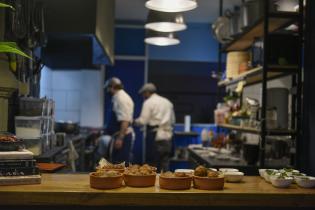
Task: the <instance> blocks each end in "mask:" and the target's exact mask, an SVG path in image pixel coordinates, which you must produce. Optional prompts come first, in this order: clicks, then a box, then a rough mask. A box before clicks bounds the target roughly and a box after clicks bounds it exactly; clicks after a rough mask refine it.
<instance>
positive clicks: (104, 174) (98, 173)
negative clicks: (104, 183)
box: [93, 169, 122, 177]
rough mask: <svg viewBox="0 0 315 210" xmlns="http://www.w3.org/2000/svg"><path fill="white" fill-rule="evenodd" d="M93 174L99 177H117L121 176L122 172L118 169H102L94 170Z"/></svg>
mask: <svg viewBox="0 0 315 210" xmlns="http://www.w3.org/2000/svg"><path fill="white" fill-rule="evenodd" d="M93 175H94V176H97V177H117V176H121V175H122V174H121V173H119V172H118V171H105V170H102V169H100V170H97V171H96V172H94V173H93Z"/></svg>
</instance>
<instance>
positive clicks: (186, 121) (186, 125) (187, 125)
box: [185, 115, 191, 132]
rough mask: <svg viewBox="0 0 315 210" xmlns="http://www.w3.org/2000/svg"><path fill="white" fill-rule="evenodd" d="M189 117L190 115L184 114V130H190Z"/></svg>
mask: <svg viewBox="0 0 315 210" xmlns="http://www.w3.org/2000/svg"><path fill="white" fill-rule="evenodd" d="M190 125H191V117H190V115H185V132H190Z"/></svg>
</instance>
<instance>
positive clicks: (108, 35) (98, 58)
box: [41, 0, 115, 69]
mask: <svg viewBox="0 0 315 210" xmlns="http://www.w3.org/2000/svg"><path fill="white" fill-rule="evenodd" d="M43 2H44V5H45V8H46V17H45V18H46V19H45V24H46V33H47V35H48V36H47V37H48V43H47V46H46V47H45V48H43V49H42V52H41V55H42V60H43V62H44V64H46V65H47V66H50V67H52V68H53V69H56V68H59V69H61V68H67V69H69V68H90V67H92V66H94V65H99V64H105V65H106V64H113V63H114V18H115V1H114V0H66V1H65V0H53V1H52V0H43Z"/></svg>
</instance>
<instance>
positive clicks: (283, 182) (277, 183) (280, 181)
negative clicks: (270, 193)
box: [270, 176, 293, 188]
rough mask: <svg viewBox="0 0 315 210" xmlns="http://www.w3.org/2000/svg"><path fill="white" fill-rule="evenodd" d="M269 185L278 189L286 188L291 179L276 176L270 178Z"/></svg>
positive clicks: (291, 181)
mask: <svg viewBox="0 0 315 210" xmlns="http://www.w3.org/2000/svg"><path fill="white" fill-rule="evenodd" d="M270 181H271V184H272V185H273V186H274V187H278V188H287V187H289V186H290V185H291V184H292V183H293V178H292V177H286V178H279V177H278V176H270Z"/></svg>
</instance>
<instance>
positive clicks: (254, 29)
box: [223, 12, 299, 52]
mask: <svg viewBox="0 0 315 210" xmlns="http://www.w3.org/2000/svg"><path fill="white" fill-rule="evenodd" d="M298 17H299V13H297V12H276V13H271V14H270V18H269V32H274V31H276V30H278V29H280V28H283V27H286V26H289V25H290V24H292V23H293V22H294V21H295V20H296V19H297V18H298ZM263 36H264V18H263V17H262V18H261V19H259V20H258V21H257V22H256V23H255V24H253V26H251V27H248V28H247V29H245V31H244V32H243V33H242V34H240V35H239V36H238V37H236V38H235V40H233V41H232V42H230V43H228V44H227V45H226V46H224V47H223V51H225V52H228V51H239V50H246V49H247V48H249V47H250V46H251V45H252V43H253V41H254V39H255V38H258V37H263Z"/></svg>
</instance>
